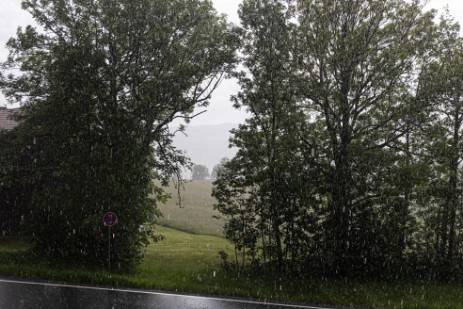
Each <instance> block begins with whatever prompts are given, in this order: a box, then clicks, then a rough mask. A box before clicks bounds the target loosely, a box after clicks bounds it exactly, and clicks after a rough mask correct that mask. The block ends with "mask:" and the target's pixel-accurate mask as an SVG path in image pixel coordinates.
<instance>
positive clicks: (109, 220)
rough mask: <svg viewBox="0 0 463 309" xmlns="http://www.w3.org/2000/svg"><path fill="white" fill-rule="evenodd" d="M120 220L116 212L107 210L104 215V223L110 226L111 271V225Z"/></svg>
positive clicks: (109, 250)
mask: <svg viewBox="0 0 463 309" xmlns="http://www.w3.org/2000/svg"><path fill="white" fill-rule="evenodd" d="M117 221H118V218H117V215H116V214H115V213H114V212H111V211H109V212H107V213H105V214H104V215H103V224H104V226H107V227H108V272H111V227H112V226H113V225H114V224H116V223H117Z"/></svg>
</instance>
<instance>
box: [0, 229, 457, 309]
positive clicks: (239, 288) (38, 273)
mask: <svg viewBox="0 0 463 309" xmlns="http://www.w3.org/2000/svg"><path fill="white" fill-rule="evenodd" d="M159 231H160V232H162V233H163V234H164V235H165V236H166V240H164V241H162V242H160V243H156V244H152V245H150V246H149V247H148V249H147V252H146V256H145V259H144V260H143V263H142V264H141V265H140V266H139V267H138V268H137V269H136V270H135V271H134V272H133V273H130V274H127V273H113V274H111V275H110V274H109V273H107V272H105V271H96V272H95V271H88V270H85V269H77V268H74V269H73V268H67V267H60V266H56V265H50V264H48V263H46V262H44V261H42V262H37V261H31V260H28V259H26V258H24V255H23V253H24V252H25V250H27V248H28V244H27V242H26V241H19V242H18V241H17V240H15V239H0V274H1V275H3V276H11V277H22V278H35V279H45V280H54V281H66V282H73V283H85V284H97V285H111V286H116V287H117V286H119V287H133V288H148V289H162V290H170V291H182V292H189V293H204V294H209V295H229V296H240V297H251V298H254V299H262V300H275V301H276V300H278V301H290V302H301V303H310V304H331V305H332V304H341V305H346V306H356V307H361V308H388V309H389V308H391V309H392V308H438V309H443V308H446V309H447V308H448V309H450V308H452V309H458V308H462V309H463V286H462V285H446V284H429V283H422V282H374V281H369V282H365V281H359V282H352V281H350V282H346V281H337V280H326V279H325V280H319V279H316V278H315V279H312V280H305V281H301V280H290V279H288V280H283V281H281V282H280V281H278V280H275V279H274V278H269V277H259V278H254V277H252V276H250V275H249V276H241V277H237V276H236V275H235V274H234V273H225V272H223V271H222V269H221V267H220V263H221V261H220V259H219V257H218V254H217V253H218V251H220V250H224V251H226V252H228V253H229V254H230V256H232V254H233V253H232V246H231V245H229V244H228V243H227V241H226V240H225V239H223V238H221V237H215V236H210V235H196V234H190V233H185V232H181V231H178V230H174V229H170V228H166V227H159Z"/></svg>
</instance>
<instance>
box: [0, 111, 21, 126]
mask: <svg viewBox="0 0 463 309" xmlns="http://www.w3.org/2000/svg"><path fill="white" fill-rule="evenodd" d="M18 110H19V108H11V109H7V108H6V107H2V106H0V129H5V130H12V129H14V128H16V127H17V126H18V122H16V121H14V120H12V119H11V116H12V114H13V113H14V112H16V111H18Z"/></svg>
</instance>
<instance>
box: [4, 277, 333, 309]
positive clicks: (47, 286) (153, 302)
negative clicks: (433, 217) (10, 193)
mask: <svg viewBox="0 0 463 309" xmlns="http://www.w3.org/2000/svg"><path fill="white" fill-rule="evenodd" d="M0 308H1V309H4V308H5V309H16V308H18V309H19V308H20V309H29V308H31V309H32V308H33V309H40V308H47V309H49V308H50V309H61V308H70V309H77V308H79V309H80V308H82V309H97V308H98V309H100V308H108V309H119V308H128V309H131V308H136V309H148V308H149V309H174V308H175V309H187V308H188V309H189V308H195V309H206V308H207V309H238V308H239V309H254V308H255V309H264V308H268V309H276V308H282V309H297V308H301V309H302V308H305V309H328V308H322V307H314V306H312V307H311V306H298V305H288V304H275V303H261V302H255V301H247V300H237V299H227V298H215V297H203V296H192V295H181V294H173V293H172V294H169V293H161V292H149V291H136V290H123V289H112V288H98V287H89V286H77V285H62V284H52V283H41V282H27V281H16V280H7V279H0Z"/></svg>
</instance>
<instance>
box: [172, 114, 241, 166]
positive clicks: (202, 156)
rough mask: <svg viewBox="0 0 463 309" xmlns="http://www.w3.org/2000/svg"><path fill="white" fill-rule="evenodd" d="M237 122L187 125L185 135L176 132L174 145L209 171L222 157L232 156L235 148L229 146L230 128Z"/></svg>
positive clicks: (234, 126)
mask: <svg viewBox="0 0 463 309" xmlns="http://www.w3.org/2000/svg"><path fill="white" fill-rule="evenodd" d="M236 127H238V124H233V123H223V124H217V125H197V126H188V127H187V129H186V136H185V135H184V134H181V133H177V134H176V135H175V137H174V146H176V147H177V148H178V149H180V150H185V151H186V152H187V155H188V156H189V157H190V158H191V160H192V161H193V163H195V164H202V165H206V166H207V168H208V169H209V172H211V171H212V168H213V167H214V165H216V164H217V163H219V162H220V159H222V158H223V157H228V158H232V157H233V156H234V155H235V153H236V151H237V148H229V147H228V145H229V142H228V140H229V138H230V130H231V129H233V128H236Z"/></svg>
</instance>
